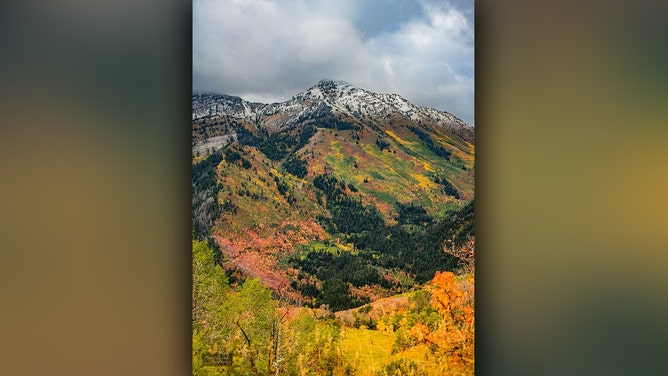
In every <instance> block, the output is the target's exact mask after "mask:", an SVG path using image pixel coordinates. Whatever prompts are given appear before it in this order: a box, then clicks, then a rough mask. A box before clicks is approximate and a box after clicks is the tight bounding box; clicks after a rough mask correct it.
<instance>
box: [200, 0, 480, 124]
mask: <svg viewBox="0 0 668 376" xmlns="http://www.w3.org/2000/svg"><path fill="white" fill-rule="evenodd" d="M469 2H470V4H468V3H469ZM406 3H408V5H406ZM398 4H399V2H396V1H389V2H380V1H369V2H359V1H352V0H348V1H339V2H330V1H305V0H281V1H269V0H248V1H240V0H238V1H234V0H222V1H221V0H195V1H194V3H193V89H194V90H196V91H215V92H222V93H227V94H232V95H239V96H241V97H243V98H245V99H249V100H255V101H261V102H272V101H281V100H285V99H288V98H289V97H291V96H292V95H294V94H296V93H297V92H299V91H302V90H304V89H306V88H308V87H310V86H311V85H313V84H315V83H316V82H318V81H319V80H320V79H323V78H336V79H342V80H346V81H349V82H351V83H353V84H354V85H357V86H359V87H362V88H365V89H368V90H372V91H377V92H389V93H397V94H400V95H402V96H403V97H405V98H406V99H408V100H409V101H411V102H414V103H416V104H419V105H423V106H430V107H434V108H437V109H440V110H445V111H448V112H451V113H453V114H454V115H456V116H458V117H461V118H462V119H464V120H466V121H468V122H470V123H473V83H474V77H473V56H474V55H473V51H474V36H473V18H472V16H473V13H472V9H473V8H472V7H473V4H472V1H470V0H469V1H468V2H467V0H458V2H457V3H448V2H434V1H412V2H411V1H408V2H404V5H403V6H402V8H398V7H399V5H398ZM397 9H401V10H404V11H406V12H403V13H402V12H398V11H397ZM379 19H380V21H379ZM381 21H382V22H381Z"/></svg>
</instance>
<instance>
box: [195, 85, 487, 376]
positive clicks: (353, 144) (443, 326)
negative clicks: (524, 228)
mask: <svg viewBox="0 0 668 376" xmlns="http://www.w3.org/2000/svg"><path fill="white" fill-rule="evenodd" d="M192 149H193V160H192V163H193V174H192V189H193V195H192V200H193V201H192V208H193V211H192V223H193V236H194V240H193V372H194V373H195V374H263V375H264V374H276V375H280V374H313V375H318V374H360V375H367V374H369V375H394V374H415V375H421V374H425V375H431V374H472V373H473V337H474V335H473V333H474V332H473V327H474V324H473V322H474V318H473V316H474V314H473V312H474V301H473V285H474V270H475V268H474V263H473V254H474V244H475V240H474V210H473V202H474V200H473V198H474V173H475V168H474V128H473V127H472V126H471V125H469V124H467V123H466V122H464V121H462V120H460V119H458V118H457V117H455V116H453V115H451V114H449V113H447V112H443V111H439V110H435V109H433V108H425V107H420V106H416V105H414V104H412V103H410V102H408V101H407V100H406V99H404V98H402V97H401V96H400V95H397V94H381V93H373V92H370V91H367V90H364V89H362V88H358V87H355V86H353V85H351V84H350V83H347V82H343V81H337V80H322V81H320V82H318V83H317V84H316V85H315V86H313V87H311V88H309V89H307V90H305V91H303V92H301V93H298V94H296V95H295V96H293V97H292V98H291V99H289V100H287V101H285V102H281V103H271V104H264V103H255V102H248V101H245V100H244V99H242V98H239V97H234V96H229V95H224V94H194V95H193V96H192Z"/></svg>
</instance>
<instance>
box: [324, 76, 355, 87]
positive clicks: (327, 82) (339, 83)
mask: <svg viewBox="0 0 668 376" xmlns="http://www.w3.org/2000/svg"><path fill="white" fill-rule="evenodd" d="M315 86H317V87H320V88H323V89H325V88H330V87H353V85H351V84H350V83H349V82H346V81H343V80H334V79H330V78H326V79H322V80H320V81H319V82H318V83H317V84H316V85H315Z"/></svg>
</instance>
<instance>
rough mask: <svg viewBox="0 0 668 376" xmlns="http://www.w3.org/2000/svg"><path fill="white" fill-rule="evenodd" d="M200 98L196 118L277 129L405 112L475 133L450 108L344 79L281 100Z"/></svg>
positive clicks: (414, 118)
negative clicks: (418, 102) (335, 118)
mask: <svg viewBox="0 0 668 376" xmlns="http://www.w3.org/2000/svg"><path fill="white" fill-rule="evenodd" d="M197 99H198V100H197V101H196V100H195V96H193V119H196V118H199V117H202V116H207V115H208V116H216V115H223V114H225V115H227V116H232V117H236V118H245V119H248V120H251V121H254V122H260V123H264V124H265V126H268V127H269V129H274V130H279V129H284V128H289V127H291V126H293V125H297V124H299V123H301V122H303V121H305V120H308V119H314V118H317V117H319V116H322V114H324V113H331V114H334V115H336V114H337V113H338V114H345V115H346V116H347V117H348V118H357V119H358V120H359V121H382V120H381V119H386V118H388V117H392V116H405V117H407V118H409V119H410V120H411V121H417V122H433V123H435V124H440V125H441V126H443V127H446V128H450V129H452V130H456V129H463V128H466V129H468V130H467V131H466V133H470V134H471V135H472V133H473V132H472V127H471V125H469V124H467V123H466V122H464V121H462V120H460V119H458V118H456V117H455V116H453V115H451V114H449V113H447V112H444V111H438V110H435V109H433V108H427V107H420V106H416V105H414V104H412V103H410V102H409V101H407V100H406V99H404V98H403V97H401V96H400V95H398V94H381V93H374V92H370V91H367V90H364V89H361V88H358V87H356V86H353V85H352V84H350V83H348V82H345V81H341V80H332V79H324V80H321V81H319V82H318V83H317V84H316V85H314V86H312V87H310V88H308V89H306V90H304V91H303V92H301V93H299V94H297V95H295V96H293V97H292V98H290V99H289V100H287V101H285V102H282V103H272V104H261V103H250V102H246V101H244V100H242V99H241V98H238V97H230V96H208V97H205V98H204V97H203V98H197ZM195 102H199V103H198V104H197V105H196V104H195ZM373 119H375V120H373ZM471 138H472V136H471Z"/></svg>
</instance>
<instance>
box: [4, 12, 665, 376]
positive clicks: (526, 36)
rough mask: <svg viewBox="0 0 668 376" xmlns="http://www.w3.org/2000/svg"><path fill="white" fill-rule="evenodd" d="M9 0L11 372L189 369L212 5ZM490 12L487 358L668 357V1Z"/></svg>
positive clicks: (481, 271)
mask: <svg viewBox="0 0 668 376" xmlns="http://www.w3.org/2000/svg"><path fill="white" fill-rule="evenodd" d="M3 8H4V9H2V10H1V11H0V28H2V30H1V32H0V43H2V48H0V82H1V83H2V84H1V85H0V109H1V110H0V113H1V114H2V127H1V128H0V164H1V165H2V171H3V176H2V179H0V187H1V188H0V193H1V195H0V210H1V212H2V216H1V217H0V229H1V230H0V231H1V236H0V249H2V253H1V256H0V257H1V258H0V282H1V283H0V299H1V302H2V310H0V312H2V313H1V314H0V333H2V338H3V340H2V342H1V345H0V346H1V348H0V374H6V375H33V374H34V375H38V374H39V375H41V374H49V375H79V374H81V375H89V374H97V375H107V374H108V375H117V374H124V375H135V374H136V375H152V374H156V375H172V374H173V375H183V374H188V373H189V372H190V363H189V362H190V327H191V323H190V265H191V263H190V235H191V233H190V203H191V198H190V182H189V181H190V163H189V161H190V96H191V94H190V93H191V77H192V76H191V65H192V64H191V61H192V59H191V45H192V42H191V30H192V25H191V15H192V4H191V3H190V2H189V1H176V0H169V1H160V2H158V1H154V0H152V1H143V2H129V1H87V2H83V1H80V0H56V1H51V2H47V3H40V4H38V3H37V2H29V1H27V2H26V1H24V2H10V3H8V4H6V5H3ZM475 11H476V13H475V23H476V35H475V38H476V117H475V118H476V144H477V145H476V150H477V155H476V164H477V166H476V170H477V176H476V196H477V198H476V201H477V202H476V215H477V224H476V226H477V238H478V239H477V242H476V244H477V250H476V253H477V269H478V277H477V287H476V291H477V297H476V304H477V309H476V311H477V316H478V318H477V353H476V357H477V373H478V374H481V375H506V374H507V375H522V374H529V375H535V374H541V375H552V374H554V375H563V374H569V375H571V374H576V375H578V374H583V375H597V374H601V375H616V374H619V375H628V374H638V375H640V374H643V375H652V374H657V375H663V374H668V373H667V372H668V369H667V368H668V365H666V363H665V362H664V361H663V359H662V358H663V357H662V355H663V350H664V349H666V348H667V347H668V325H667V324H666V323H665V320H664V318H665V317H667V315H666V314H667V313H668V288H667V287H666V286H668V280H667V279H668V277H666V275H667V274H666V273H665V265H666V264H667V261H668V253H667V252H666V251H668V235H667V234H668V232H667V231H666V225H667V224H668V195H667V192H668V189H667V188H668V168H666V166H668V148H667V147H666V141H668V121H667V117H666V115H667V113H668V106H666V103H668V101H667V99H668V73H667V71H666V69H665V67H666V66H668V64H667V63H668V43H667V42H668V41H667V40H666V38H667V37H666V36H668V30H666V26H665V25H666V24H665V22H664V18H665V17H664V16H663V15H665V14H667V13H666V9H665V6H663V5H662V4H658V3H653V2H633V3H630V2H629V3H628V4H621V3H620V4H617V3H614V2H613V3H611V2H609V1H608V2H604V1H593V0H585V1H562V2H549V3H542V2H541V3H540V4H538V3H536V2H531V1H503V2H501V1H487V0H478V1H476V5H475Z"/></svg>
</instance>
